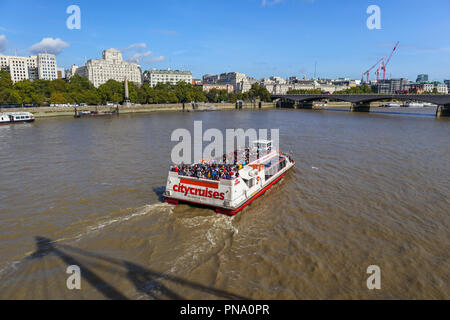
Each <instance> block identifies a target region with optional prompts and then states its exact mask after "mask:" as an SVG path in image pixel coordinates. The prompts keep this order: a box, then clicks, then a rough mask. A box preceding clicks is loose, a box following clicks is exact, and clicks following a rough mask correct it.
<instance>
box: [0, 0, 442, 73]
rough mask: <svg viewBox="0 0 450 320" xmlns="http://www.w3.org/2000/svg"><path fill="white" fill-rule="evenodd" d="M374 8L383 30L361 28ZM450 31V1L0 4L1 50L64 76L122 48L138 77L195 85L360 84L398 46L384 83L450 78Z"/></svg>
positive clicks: (1, 0) (54, 0)
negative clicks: (45, 57) (42, 62)
mask: <svg viewBox="0 0 450 320" xmlns="http://www.w3.org/2000/svg"><path fill="white" fill-rule="evenodd" d="M373 4H374V5H378V6H379V7H380V8H381V26H382V29H381V30H369V29H368V28H367V26H366V20H367V18H368V17H369V14H367V13H366V9H367V7H368V6H369V5H373ZM70 5H78V6H79V7H80V9H81V29H80V30H69V29H67V27H66V20H67V18H68V17H69V14H67V13H66V9H67V7H68V6H70ZM449 31H450V1H449V0H429V1H422V0H420V1H419V0H395V1H394V0H371V1H366V0H227V1H222V0H184V1H178V0H165V1H152V0H146V1H137V0H128V1H123V0H120V1H114V0H109V1H103V0H96V1H84V0H83V1H76V0H70V1H66V0H48V1H36V0H34V1H29V0H21V1H16V0H0V51H2V53H3V54H14V52H15V50H16V49H17V53H18V54H19V55H31V54H32V53H33V52H36V51H39V50H44V48H46V49H47V50H48V51H52V50H55V51H56V52H59V53H58V56H57V60H58V65H59V66H63V67H65V68H68V67H69V66H71V65H72V64H78V65H84V63H85V61H86V59H91V58H99V57H100V56H101V52H102V50H104V49H106V48H117V49H126V48H128V49H126V50H124V57H125V58H128V59H138V58H139V63H140V64H141V66H142V67H143V69H149V68H167V67H171V68H172V69H188V70H191V71H192V72H193V75H194V76H196V77H201V76H202V75H203V74H206V73H212V74H216V73H221V72H228V71H239V72H244V73H246V74H247V75H249V76H253V77H256V78H261V77H268V76H271V75H278V76H282V77H287V76H291V75H296V76H304V75H305V76H307V77H312V76H313V74H314V64H315V62H316V61H317V74H318V76H319V77H331V78H334V77H351V78H356V79H360V78H361V75H362V72H363V71H365V70H366V69H368V68H369V67H370V66H371V65H372V64H374V63H375V62H376V61H377V60H378V59H379V58H382V57H384V56H386V55H388V54H389V53H390V51H391V50H392V48H393V46H394V44H395V42H396V41H400V47H399V49H398V52H397V53H396V54H395V55H394V56H393V58H392V60H391V63H390V66H389V67H388V72H387V73H388V75H390V74H392V77H407V78H409V79H412V80H415V78H416V76H417V74H419V73H428V74H429V75H430V78H431V79H433V80H440V81H442V80H443V79H449V78H450V35H449ZM46 38H51V39H46ZM43 39H46V40H43ZM371 78H374V76H373V74H372V76H371Z"/></svg>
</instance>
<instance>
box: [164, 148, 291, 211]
mask: <svg viewBox="0 0 450 320" xmlns="http://www.w3.org/2000/svg"><path fill="white" fill-rule="evenodd" d="M238 154H240V155H241V156H242V157H241V158H243V159H244V160H243V161H238V160H237V158H239V157H237V155H238ZM230 156H231V157H230ZM227 159H232V161H231V162H232V164H223V163H222V164H219V163H218V162H217V161H216V160H203V161H201V162H200V163H198V164H194V165H191V166H186V165H181V166H174V167H172V168H171V170H170V171H169V176H168V178H167V185H166V192H165V193H164V197H165V201H166V202H168V203H171V204H179V203H180V202H181V203H192V204H197V205H203V206H207V207H212V208H215V210H216V212H217V213H222V214H226V215H229V216H233V215H236V214H237V213H239V212H240V211H242V210H243V209H244V208H245V207H247V206H248V205H249V204H250V203H252V202H253V201H254V200H256V199H257V198H258V197H259V196H261V195H262V194H264V193H265V192H266V191H267V190H268V189H269V188H271V187H272V186H273V185H274V184H275V183H277V182H278V181H280V180H281V178H282V177H283V176H284V175H285V174H286V172H287V171H288V170H289V169H291V168H292V167H293V165H294V164H295V161H294V160H293V159H292V158H291V156H290V155H287V154H285V153H282V152H278V151H277V150H276V149H275V148H274V146H273V143H272V141H270V140H258V141H254V142H253V143H252V144H251V147H249V148H245V149H242V150H236V151H235V152H234V153H233V154H232V155H224V157H223V160H227ZM224 162H226V161H224Z"/></svg>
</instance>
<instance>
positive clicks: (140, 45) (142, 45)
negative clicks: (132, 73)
mask: <svg viewBox="0 0 450 320" xmlns="http://www.w3.org/2000/svg"><path fill="white" fill-rule="evenodd" d="M145 48H147V44H145V43H144V42H141V43H133V44H130V45H129V46H128V47H126V48H123V49H122V51H129V50H131V49H145Z"/></svg>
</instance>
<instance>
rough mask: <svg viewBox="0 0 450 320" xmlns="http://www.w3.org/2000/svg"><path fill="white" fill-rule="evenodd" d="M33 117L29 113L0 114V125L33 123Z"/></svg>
mask: <svg viewBox="0 0 450 320" xmlns="http://www.w3.org/2000/svg"><path fill="white" fill-rule="evenodd" d="M33 121H34V115H33V114H32V113H30V112H3V113H0V125H5V124H16V123H26V122H33Z"/></svg>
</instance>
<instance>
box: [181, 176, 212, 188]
mask: <svg viewBox="0 0 450 320" xmlns="http://www.w3.org/2000/svg"><path fill="white" fill-rule="evenodd" d="M180 183H181V184H190V185H193V186H199V187H205V188H210V189H219V184H217V183H212V182H205V181H197V180H191V179H183V178H181V179H180Z"/></svg>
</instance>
